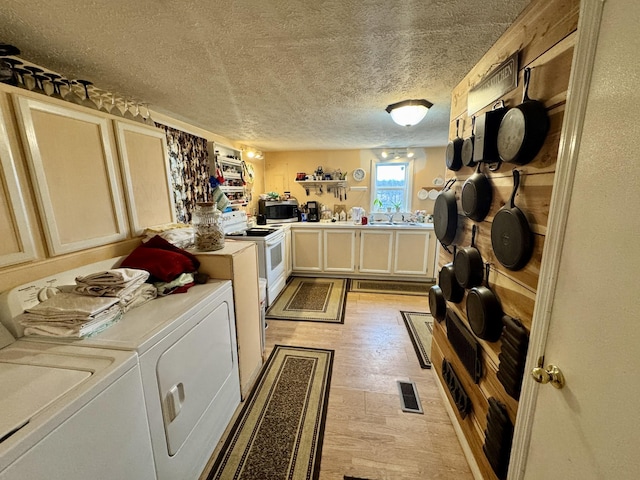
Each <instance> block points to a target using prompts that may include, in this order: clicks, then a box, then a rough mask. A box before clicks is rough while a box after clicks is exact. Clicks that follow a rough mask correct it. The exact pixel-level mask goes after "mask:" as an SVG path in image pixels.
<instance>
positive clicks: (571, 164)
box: [508, 0, 606, 480]
mask: <svg viewBox="0 0 640 480" xmlns="http://www.w3.org/2000/svg"><path fill="white" fill-rule="evenodd" d="M605 1H606V0H581V2H580V14H579V19H578V33H577V35H578V36H577V41H576V47H575V50H574V53H573V60H572V62H571V75H570V78H569V88H568V92H567V102H566V106H565V116H564V121H563V124H562V131H561V135H560V146H559V149H558V161H557V164H556V173H555V180H554V186H553V192H552V194H551V202H550V206H549V221H548V224H547V235H546V238H545V248H544V251H543V253H542V262H541V265H540V281H539V282H538V286H539V287H538V292H537V298H536V303H535V307H534V311H533V318H532V324H531V337H530V340H529V353H528V354H527V362H526V366H525V376H524V379H523V384H522V394H521V396H520V402H519V407H518V415H517V417H516V424H515V429H514V436H513V447H512V450H511V460H510V464H509V475H508V479H509V480H520V479H522V478H524V472H525V468H526V464H527V456H528V451H529V443H530V439H531V431H532V428H533V417H534V412H535V407H536V401H537V397H538V387H539V384H537V383H535V382H534V381H533V378H532V377H531V375H528V372H530V371H531V370H532V369H533V368H534V367H537V366H538V363H539V360H538V359H543V360H544V354H545V348H546V344H547V336H548V333H549V324H550V321H551V313H552V310H553V302H554V294H555V290H556V285H557V279H558V270H559V268H560V254H561V252H562V248H563V245H564V239H565V232H566V223H567V218H568V215H569V207H570V206H571V196H572V193H573V182H574V176H575V171H576V165H577V162H578V154H579V152H580V139H581V137H582V130H583V126H584V114H585V111H586V109H587V101H588V98H589V88H590V85H591V75H592V71H593V65H594V60H595V53H596V46H597V43H598V35H599V32H600V23H601V20H602V10H603V8H604V3H605Z"/></svg>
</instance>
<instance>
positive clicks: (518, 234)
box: [491, 169, 533, 270]
mask: <svg viewBox="0 0 640 480" xmlns="http://www.w3.org/2000/svg"><path fill="white" fill-rule="evenodd" d="M519 185H520V172H519V171H518V170H516V169H514V170H513V191H512V192H511V198H510V199H509V204H508V205H505V206H504V207H502V208H501V209H500V210H499V211H498V213H496V216H495V217H494V218H493V223H492V225H491V245H492V247H493V252H494V253H495V256H496V258H497V259H498V261H499V262H500V263H501V264H502V265H504V266H505V267H506V268H508V269H509V270H520V269H521V268H523V267H524V266H525V265H526V264H527V262H528V261H529V259H530V258H531V254H532V252H533V235H532V234H531V228H530V227H529V222H528V221H527V218H526V217H525V215H524V213H522V210H520V209H519V208H518V207H516V204H515V198H516V192H517V191H518V186H519Z"/></svg>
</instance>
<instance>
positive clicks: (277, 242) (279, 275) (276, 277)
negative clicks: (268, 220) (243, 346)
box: [222, 212, 287, 307]
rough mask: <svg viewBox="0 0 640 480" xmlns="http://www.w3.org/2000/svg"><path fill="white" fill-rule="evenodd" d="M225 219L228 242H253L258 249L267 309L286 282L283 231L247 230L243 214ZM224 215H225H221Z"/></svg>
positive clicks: (224, 226) (238, 213) (256, 228)
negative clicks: (264, 283) (265, 289)
mask: <svg viewBox="0 0 640 480" xmlns="http://www.w3.org/2000/svg"><path fill="white" fill-rule="evenodd" d="M228 213H230V214H236V215H233V216H229V217H227V220H226V221H224V217H223V224H222V225H223V228H224V231H225V233H226V238H228V239H230V240H239V241H250V242H255V243H256V246H257V247H258V265H259V267H260V269H259V275H260V277H261V278H264V279H266V280H267V307H268V306H269V305H271V304H272V303H273V301H274V300H275V299H276V297H277V296H278V295H279V294H280V292H282V290H284V286H285V284H286V282H287V278H286V274H285V265H284V262H285V252H284V231H283V230H281V229H278V228H269V227H267V226H265V227H253V228H249V225H248V222H247V216H246V213H245V212H228ZM223 215H226V214H223Z"/></svg>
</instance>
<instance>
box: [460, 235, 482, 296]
mask: <svg viewBox="0 0 640 480" xmlns="http://www.w3.org/2000/svg"><path fill="white" fill-rule="evenodd" d="M475 241H476V226H475V225H474V226H473V227H472V228H471V246H470V247H462V248H461V249H459V250H458V252H457V253H456V255H455V258H454V260H453V269H454V271H455V274H456V280H457V281H458V283H459V284H460V286H461V287H463V288H472V287H475V286H477V285H480V284H481V283H482V278H483V275H484V271H483V270H484V268H483V267H484V264H483V263H482V257H481V256H480V252H479V251H478V249H477V248H476V245H475Z"/></svg>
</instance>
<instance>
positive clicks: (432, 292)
mask: <svg viewBox="0 0 640 480" xmlns="http://www.w3.org/2000/svg"><path fill="white" fill-rule="evenodd" d="M429 312H431V315H433V318H435V319H436V320H437V321H439V322H441V321H443V320H444V319H445V317H446V316H447V299H446V298H444V292H443V291H442V289H441V288H440V286H439V285H434V286H433V287H431V288H430V289H429Z"/></svg>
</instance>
